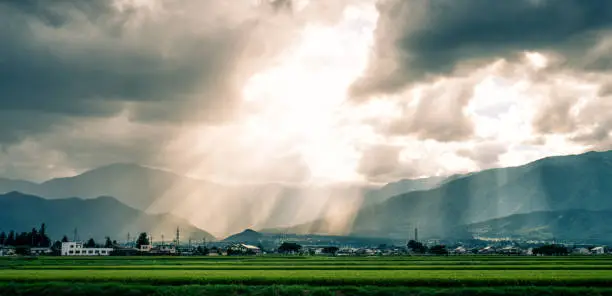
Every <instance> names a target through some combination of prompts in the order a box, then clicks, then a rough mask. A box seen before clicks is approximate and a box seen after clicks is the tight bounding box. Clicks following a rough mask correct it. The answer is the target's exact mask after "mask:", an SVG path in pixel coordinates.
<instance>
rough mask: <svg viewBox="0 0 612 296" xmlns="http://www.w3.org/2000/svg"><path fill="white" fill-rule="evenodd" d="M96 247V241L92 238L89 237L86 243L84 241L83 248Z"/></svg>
mask: <svg viewBox="0 0 612 296" xmlns="http://www.w3.org/2000/svg"><path fill="white" fill-rule="evenodd" d="M95 247H96V241H94V239H93V238H90V239H89V240H88V241H87V242H86V243H85V248H95Z"/></svg>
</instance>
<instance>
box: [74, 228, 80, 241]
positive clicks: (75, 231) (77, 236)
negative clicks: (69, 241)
mask: <svg viewBox="0 0 612 296" xmlns="http://www.w3.org/2000/svg"><path fill="white" fill-rule="evenodd" d="M78 239H79V234H78V231H77V229H76V227H75V228H74V242H76V241H77V240H78Z"/></svg>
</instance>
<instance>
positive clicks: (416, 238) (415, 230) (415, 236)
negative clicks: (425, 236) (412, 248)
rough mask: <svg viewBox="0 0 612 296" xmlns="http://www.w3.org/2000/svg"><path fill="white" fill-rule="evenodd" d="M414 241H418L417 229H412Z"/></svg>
mask: <svg viewBox="0 0 612 296" xmlns="http://www.w3.org/2000/svg"><path fill="white" fill-rule="evenodd" d="M414 241H416V242H418V241H419V228H418V227H417V228H415V229H414Z"/></svg>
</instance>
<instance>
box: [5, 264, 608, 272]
mask: <svg viewBox="0 0 612 296" xmlns="http://www.w3.org/2000/svg"><path fill="white" fill-rule="evenodd" d="M5 269H19V270H611V271H612V265H609V264H608V265H584V264H582V265H578V264H568V265H550V264H539V265H465V266H461V265H222V264H220V265H213V264H206V265H116V266H109V265H30V266H28V265H26V266H7V267H5Z"/></svg>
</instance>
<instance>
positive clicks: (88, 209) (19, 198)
mask: <svg viewBox="0 0 612 296" xmlns="http://www.w3.org/2000/svg"><path fill="white" fill-rule="evenodd" d="M42 223H45V224H46V226H47V232H48V234H49V235H50V237H51V238H53V239H56V240H59V239H60V238H62V236H64V235H67V236H68V237H69V238H70V239H74V233H75V229H76V232H77V236H78V238H80V239H81V240H86V239H89V238H94V239H95V240H96V241H99V242H102V241H103V239H104V238H105V237H106V236H109V237H111V238H112V239H116V240H118V241H124V240H126V239H127V235H128V233H129V234H131V237H132V239H134V238H136V237H137V235H138V233H140V232H147V233H149V234H150V235H152V236H154V239H155V240H157V241H159V240H161V235H162V234H165V236H166V240H167V241H169V240H171V239H173V238H174V237H175V233H176V228H177V227H178V228H179V229H180V232H181V236H182V237H183V238H184V239H186V238H189V237H191V238H193V239H195V240H202V239H206V240H208V241H210V240H214V239H215V238H214V237H213V236H212V235H211V234H210V233H208V232H206V231H203V230H201V229H199V228H197V227H195V226H193V225H191V223H189V222H188V221H186V220H184V219H181V218H177V217H175V216H172V215H169V214H158V215H151V214H146V213H143V212H142V211H139V210H137V209H134V208H131V207H128V206H126V205H124V204H123V203H121V202H119V201H118V200H117V199H115V198H113V197H104V196H103V197H97V198H94V199H80V198H66V199H55V200H49V199H44V198H41V197H38V196H33V195H26V194H22V193H19V192H10V193H7V194H4V195H0V231H5V232H8V231H11V230H14V231H16V232H25V231H29V230H30V229H32V228H38V227H39V226H40V225H41V224H42Z"/></svg>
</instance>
